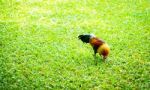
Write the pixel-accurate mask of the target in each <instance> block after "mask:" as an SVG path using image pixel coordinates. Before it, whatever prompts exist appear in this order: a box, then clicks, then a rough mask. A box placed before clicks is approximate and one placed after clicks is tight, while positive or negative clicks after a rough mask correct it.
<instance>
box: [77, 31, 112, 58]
mask: <svg viewBox="0 0 150 90" xmlns="http://www.w3.org/2000/svg"><path fill="white" fill-rule="evenodd" d="M78 38H79V39H80V40H81V41H82V42H84V43H90V44H91V46H92V47H93V50H94V57H96V53H99V55H100V56H102V58H103V60H104V61H105V60H106V58H107V56H108V54H109V52H110V48H109V46H108V44H107V43H106V42H105V41H104V40H102V39H99V38H97V37H96V36H95V35H94V34H84V35H79V36H78Z"/></svg>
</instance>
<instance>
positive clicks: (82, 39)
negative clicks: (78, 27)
mask: <svg viewBox="0 0 150 90" xmlns="http://www.w3.org/2000/svg"><path fill="white" fill-rule="evenodd" d="M90 37H91V35H79V36H78V38H79V39H81V41H82V42H84V43H89V41H90Z"/></svg>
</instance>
